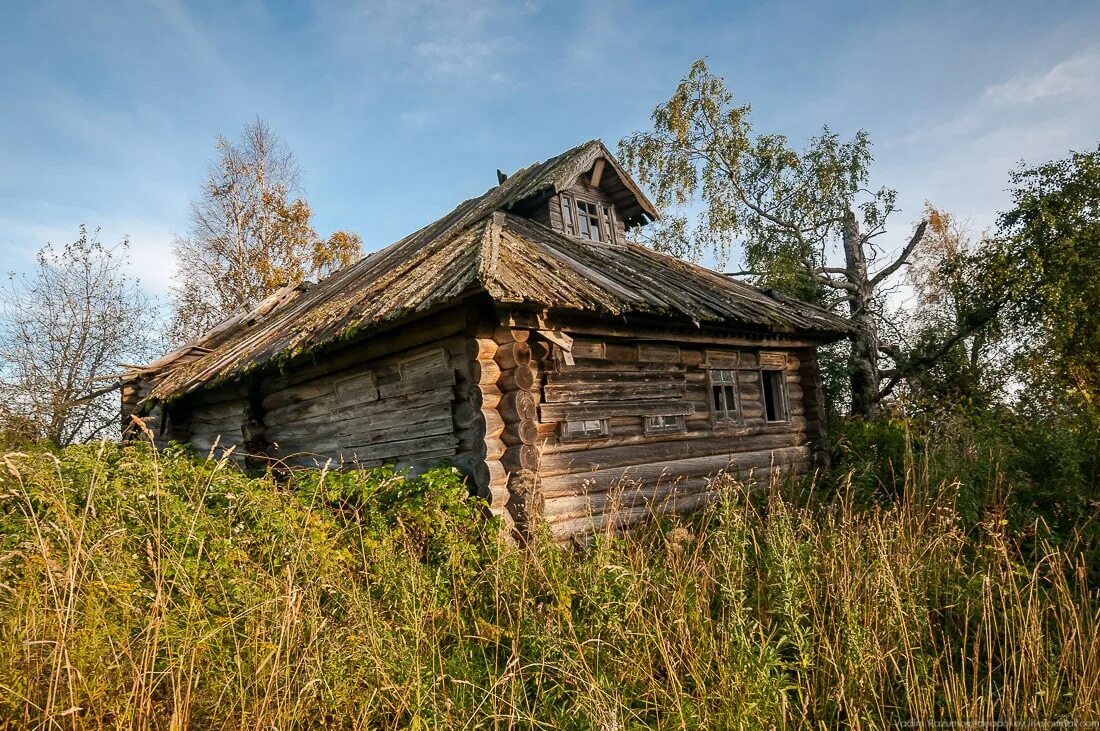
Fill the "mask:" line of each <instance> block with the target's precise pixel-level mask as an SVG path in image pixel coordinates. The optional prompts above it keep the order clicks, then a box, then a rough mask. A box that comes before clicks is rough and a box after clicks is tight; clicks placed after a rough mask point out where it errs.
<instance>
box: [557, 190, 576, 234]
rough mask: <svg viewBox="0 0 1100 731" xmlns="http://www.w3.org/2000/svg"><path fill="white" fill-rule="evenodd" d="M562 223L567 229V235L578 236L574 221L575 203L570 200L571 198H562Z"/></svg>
mask: <svg viewBox="0 0 1100 731" xmlns="http://www.w3.org/2000/svg"><path fill="white" fill-rule="evenodd" d="M561 222H562V226H563V227H564V228H565V233H567V234H569V235H570V236H576V234H577V225H576V223H575V222H574V220H573V203H572V201H570V200H569V196H565V195H563V196H561Z"/></svg>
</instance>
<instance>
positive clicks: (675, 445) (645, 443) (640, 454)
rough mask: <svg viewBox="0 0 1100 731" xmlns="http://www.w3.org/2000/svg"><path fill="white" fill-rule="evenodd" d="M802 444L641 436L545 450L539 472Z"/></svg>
mask: <svg viewBox="0 0 1100 731" xmlns="http://www.w3.org/2000/svg"><path fill="white" fill-rule="evenodd" d="M805 441H806V435H805V433H803V432H800V431H799V432H779V433H777V434H746V435H744V436H738V437H728V436H726V435H724V434H720V433H719V434H716V433H715V432H709V433H697V434H694V435H692V434H678V435H672V437H671V438H669V439H664V440H660V441H658V440H657V438H656V437H653V436H649V437H642V438H641V439H639V440H636V441H635V442H634V443H632V444H623V445H614V446H608V447H601V448H597V449H587V450H579V451H571V452H549V451H547V452H546V453H544V454H543V455H542V461H541V465H540V469H539V473H540V474H541V475H542V476H543V477H544V478H548V477H552V476H556V475H566V474H580V473H586V472H594V471H596V470H601V469H610V468H616V467H627V466H630V465H642V464H649V463H656V462H672V461H674V460H678V459H690V458H693V457H707V456H712V455H728V456H733V455H736V454H740V453H743V452H758V451H760V450H764V449H781V448H784V447H794V446H799V445H801V444H804V443H805Z"/></svg>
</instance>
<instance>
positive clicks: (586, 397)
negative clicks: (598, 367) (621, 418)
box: [542, 381, 687, 402]
mask: <svg viewBox="0 0 1100 731" xmlns="http://www.w3.org/2000/svg"><path fill="white" fill-rule="evenodd" d="M686 393H687V386H686V384H684V383H683V382H680V383H647V382H645V381H637V382H629V383H606V384H605V383H570V384H547V385H546V386H544V387H543V389H542V395H543V398H544V399H545V400H546V401H572V402H577V401H626V400H632V399H664V400H666V401H669V400H674V399H682V398H683V397H684V396H685V394H686Z"/></svg>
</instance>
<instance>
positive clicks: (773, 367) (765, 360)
mask: <svg viewBox="0 0 1100 731" xmlns="http://www.w3.org/2000/svg"><path fill="white" fill-rule="evenodd" d="M759 362H760V368H761V369H763V370H769V371H781V370H783V369H784V368H786V367H787V354H786V353H778V352H774V351H761V352H760V356H759Z"/></svg>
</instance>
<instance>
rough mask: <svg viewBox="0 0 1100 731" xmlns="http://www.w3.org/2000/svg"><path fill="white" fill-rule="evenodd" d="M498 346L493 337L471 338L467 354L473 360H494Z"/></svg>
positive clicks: (467, 344) (467, 343) (468, 342)
mask: <svg viewBox="0 0 1100 731" xmlns="http://www.w3.org/2000/svg"><path fill="white" fill-rule="evenodd" d="M498 347H500V346H498V345H497V341H495V340H493V339H492V338H470V339H469V340H468V341H467V342H466V354H467V355H468V356H469V357H471V358H472V359H473V360H492V359H493V357H494V356H495V355H496V354H497V348H498Z"/></svg>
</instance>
